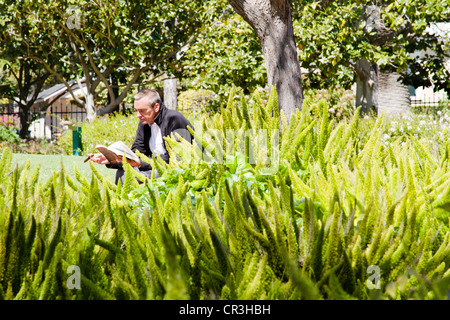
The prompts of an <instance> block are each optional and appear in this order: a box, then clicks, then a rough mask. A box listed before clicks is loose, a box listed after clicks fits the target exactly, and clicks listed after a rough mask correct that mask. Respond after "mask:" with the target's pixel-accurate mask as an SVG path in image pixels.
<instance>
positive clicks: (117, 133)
mask: <svg viewBox="0 0 450 320" xmlns="http://www.w3.org/2000/svg"><path fill="white" fill-rule="evenodd" d="M138 122H139V120H138V119H137V118H136V117H135V116H132V115H123V114H109V115H106V116H103V117H98V118H96V119H95V120H94V121H93V122H84V123H82V124H81V139H82V144H83V151H82V154H83V155H86V154H88V153H96V152H97V150H96V149H95V146H96V145H98V144H103V145H110V144H112V143H114V142H116V141H123V142H124V143H125V144H127V145H130V146H131V144H132V143H133V141H134V138H135V133H136V129H137V125H138ZM72 139H73V137H72V131H71V130H67V131H65V132H64V134H63V135H62V136H61V137H60V138H59V139H58V141H57V143H56V145H57V146H58V147H59V148H60V149H61V150H62V152H63V153H64V154H72V151H73V141H72Z"/></svg>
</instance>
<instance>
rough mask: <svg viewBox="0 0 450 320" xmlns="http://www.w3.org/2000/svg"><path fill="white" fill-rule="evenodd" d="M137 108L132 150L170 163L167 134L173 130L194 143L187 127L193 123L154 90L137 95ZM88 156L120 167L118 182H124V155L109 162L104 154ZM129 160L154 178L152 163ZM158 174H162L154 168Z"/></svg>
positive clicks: (92, 159) (135, 104)
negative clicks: (168, 106) (136, 122)
mask: <svg viewBox="0 0 450 320" xmlns="http://www.w3.org/2000/svg"><path fill="white" fill-rule="evenodd" d="M134 109H135V110H136V112H137V117H138V118H139V125H138V128H137V131H136V138H135V140H134V142H133V145H132V146H131V150H133V151H136V150H139V151H140V152H141V153H143V154H145V155H146V156H148V157H149V158H151V157H152V155H153V156H154V157H155V158H156V157H157V156H159V157H161V159H163V160H164V161H165V162H167V163H168V162H169V153H168V152H167V149H166V145H165V143H164V137H166V136H170V134H171V133H174V132H176V133H178V134H179V135H180V136H182V137H183V138H184V139H185V140H187V141H189V142H191V141H192V136H191V134H190V132H189V131H188V130H187V126H190V127H191V128H193V126H192V125H191V123H190V122H189V121H188V120H187V119H186V118H185V117H184V116H183V115H182V114H181V113H180V112H178V111H176V110H170V109H168V108H167V107H166V106H165V105H164V103H163V102H162V100H161V98H160V96H159V94H158V92H157V91H155V90H151V89H144V90H141V91H140V92H138V93H137V94H136V95H135V96H134ZM89 158H90V160H91V161H94V162H96V163H99V164H104V165H106V166H107V167H108V168H111V169H117V172H116V179H115V182H116V184H117V183H118V182H119V180H121V181H123V177H124V173H125V172H124V170H123V166H122V159H121V157H119V156H118V157H117V160H116V161H113V162H112V163H110V162H109V161H108V160H107V159H106V158H105V156H104V155H103V154H101V153H98V154H90V155H89ZM128 163H130V165H131V166H132V167H133V168H134V169H135V170H136V171H138V172H140V173H142V174H144V175H145V176H147V177H151V174H152V167H151V165H150V164H149V163H146V162H144V161H142V160H141V159H140V160H139V162H135V161H131V160H128ZM155 177H159V173H158V172H156V171H155Z"/></svg>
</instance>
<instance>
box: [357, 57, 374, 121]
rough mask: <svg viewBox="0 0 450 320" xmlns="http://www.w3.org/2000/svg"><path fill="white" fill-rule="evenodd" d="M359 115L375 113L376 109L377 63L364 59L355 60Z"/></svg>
mask: <svg viewBox="0 0 450 320" xmlns="http://www.w3.org/2000/svg"><path fill="white" fill-rule="evenodd" d="M360 106H361V110H360V115H361V116H362V117H363V116H365V115H370V114H371V113H375V115H376V114H377V110H378V65H377V64H376V63H370V62H369V61H367V60H365V59H361V60H359V61H358V62H356V107H357V108H358V107H360Z"/></svg>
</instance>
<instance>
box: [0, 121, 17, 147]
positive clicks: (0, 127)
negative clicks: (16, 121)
mask: <svg viewBox="0 0 450 320" xmlns="http://www.w3.org/2000/svg"><path fill="white" fill-rule="evenodd" d="M1 142H10V143H19V142H20V138H19V136H18V135H17V134H16V132H15V131H13V130H12V129H11V128H10V127H8V126H6V125H4V124H3V123H0V143H1Z"/></svg>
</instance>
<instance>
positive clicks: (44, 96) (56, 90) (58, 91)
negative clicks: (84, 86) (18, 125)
mask: <svg viewBox="0 0 450 320" xmlns="http://www.w3.org/2000/svg"><path fill="white" fill-rule="evenodd" d="M82 81H83V82H84V80H82ZM68 84H69V85H70V86H71V87H72V88H75V87H77V86H78V84H77V82H76V81H75V80H71V81H69V82H68ZM66 92H67V87H66V85H65V84H64V83H58V84H55V85H54V86H52V87H50V88H48V89H45V90H43V91H41V92H40V93H39V95H38V97H37V99H36V101H35V103H40V102H44V101H45V102H48V101H49V100H50V99H51V98H53V97H58V96H59V95H63V94H64V93H66ZM69 95H70V94H69ZM64 98H67V95H66V96H65V97H64Z"/></svg>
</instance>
